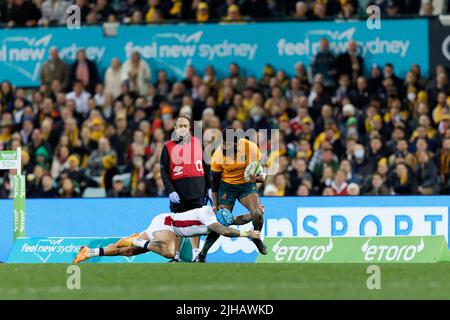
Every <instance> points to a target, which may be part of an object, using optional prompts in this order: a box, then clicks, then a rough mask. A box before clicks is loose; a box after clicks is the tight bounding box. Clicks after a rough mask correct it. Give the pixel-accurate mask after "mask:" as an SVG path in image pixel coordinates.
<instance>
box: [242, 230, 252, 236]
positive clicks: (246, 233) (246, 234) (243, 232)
mask: <svg viewBox="0 0 450 320" xmlns="http://www.w3.org/2000/svg"><path fill="white" fill-rule="evenodd" d="M240 233H241V235H240V236H241V237H248V236H249V235H250V231H242V230H241V231H240Z"/></svg>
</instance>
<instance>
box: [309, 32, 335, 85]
mask: <svg viewBox="0 0 450 320" xmlns="http://www.w3.org/2000/svg"><path fill="white" fill-rule="evenodd" d="M311 72H312V75H313V77H314V76H316V75H317V74H321V75H322V77H323V84H324V85H325V87H327V88H331V87H334V86H335V85H336V82H335V76H336V60H335V57H334V55H333V53H331V51H330V44H329V42H328V39H327V38H322V39H320V50H319V52H317V54H316V55H315V56H314V57H313V59H312V60H311Z"/></svg>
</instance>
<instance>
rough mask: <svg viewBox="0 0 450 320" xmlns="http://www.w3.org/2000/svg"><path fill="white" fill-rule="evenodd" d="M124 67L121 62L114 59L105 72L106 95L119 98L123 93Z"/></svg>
mask: <svg viewBox="0 0 450 320" xmlns="http://www.w3.org/2000/svg"><path fill="white" fill-rule="evenodd" d="M121 68H122V66H121V64H120V60H119V59H117V58H113V59H112V60H111V65H110V66H109V67H108V69H106V72H105V80H104V81H105V95H108V94H111V95H112V96H113V97H114V98H117V97H118V96H119V95H120V94H121V93H122V86H121V84H122V70H121Z"/></svg>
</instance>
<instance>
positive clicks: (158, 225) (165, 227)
mask: <svg viewBox="0 0 450 320" xmlns="http://www.w3.org/2000/svg"><path fill="white" fill-rule="evenodd" d="M166 217H170V215H169V214H167V213H162V214H159V215H157V216H156V217H154V218H153V220H152V222H151V223H150V225H149V226H148V228H147V229H146V230H144V231H143V232H145V233H146V234H147V237H148V238H149V239H150V240H155V237H154V236H153V233H154V232H157V231H171V232H173V233H175V231H174V229H173V226H172V224H167V223H166V222H165V220H166Z"/></svg>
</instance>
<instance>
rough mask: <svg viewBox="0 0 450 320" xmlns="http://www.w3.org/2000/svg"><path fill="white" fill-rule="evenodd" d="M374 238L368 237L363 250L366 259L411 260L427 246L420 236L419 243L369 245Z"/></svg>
mask: <svg viewBox="0 0 450 320" xmlns="http://www.w3.org/2000/svg"><path fill="white" fill-rule="evenodd" d="M371 240H372V239H368V240H367V241H366V242H365V243H364V244H363V246H362V247H361V251H362V252H363V253H364V260H365V261H400V260H402V261H411V260H413V259H414V258H415V257H416V255H417V254H418V253H419V252H422V251H423V249H424V248H425V243H424V242H423V238H420V243H419V244H418V245H403V246H398V245H391V246H389V245H377V244H373V245H369V242H370V241H371Z"/></svg>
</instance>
